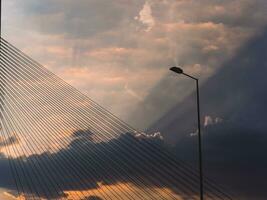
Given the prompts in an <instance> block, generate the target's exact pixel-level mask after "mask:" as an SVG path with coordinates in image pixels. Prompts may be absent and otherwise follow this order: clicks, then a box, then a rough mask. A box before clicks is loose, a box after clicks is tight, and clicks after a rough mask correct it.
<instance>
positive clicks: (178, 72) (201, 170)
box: [170, 67, 204, 200]
mask: <svg viewBox="0 0 267 200" xmlns="http://www.w3.org/2000/svg"><path fill="white" fill-rule="evenodd" d="M170 70H171V71H173V72H175V73H177V74H183V75H185V76H187V77H189V78H191V79H193V80H195V81H196V88H197V119H198V158H199V185H200V188H199V189H200V200H204V197H203V194H204V193H203V168H202V141H201V130H200V108H199V107H200V106H199V87H198V79H197V78H195V77H193V76H190V75H188V74H186V73H184V71H183V70H182V69H181V68H179V67H171V68H170Z"/></svg>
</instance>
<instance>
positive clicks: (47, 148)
mask: <svg viewBox="0 0 267 200" xmlns="http://www.w3.org/2000/svg"><path fill="white" fill-rule="evenodd" d="M0 104H1V105H0V108H1V110H0V114H1V116H0V117H1V118H0V122H1V142H2V143H4V146H5V148H4V149H2V151H3V152H4V155H5V157H6V159H8V162H9V167H10V169H11V172H12V176H13V179H14V183H15V188H14V189H15V190H16V191H17V195H16V196H17V198H18V199H199V194H198V191H199V176H198V171H197V170H195V169H194V168H193V167H191V166H189V165H187V164H186V163H184V162H183V161H181V160H179V159H178V158H177V157H176V156H175V155H174V154H173V153H172V152H171V151H170V150H169V149H168V148H167V147H165V145H164V142H163V140H162V137H161V136H160V134H152V135H148V134H145V133H142V132H139V131H137V130H135V129H134V128H132V127H131V126H130V125H128V124H127V123H125V122H123V121H122V120H120V119H119V118H117V117H116V116H114V115H113V114H112V113H110V112H109V111H107V110H106V109H104V108H103V107H101V106H100V105H99V104H97V103H96V102H94V101H93V100H92V99H90V98H88V97H87V96H86V95H84V94H83V93H81V92H80V91H78V90H77V89H75V88H74V87H72V86H71V85H69V84H67V83H66V82H65V81H63V80H62V79H60V78H59V77H57V76H56V75H55V74H53V73H51V72H50V71H49V70H47V69H46V68H45V67H43V66H42V65H40V64H39V63H37V62H36V61H34V60H33V59H31V58H30V57H29V56H27V55H26V54H24V53H23V52H21V51H20V50H19V49H17V48H16V47H14V46H13V45H11V44H10V43H9V42H8V41H6V40H5V39H3V38H2V39H1V56H0ZM204 183H205V184H204V185H205V199H233V197H232V196H230V195H228V194H226V193H225V192H223V191H222V190H221V188H220V187H218V186H217V184H215V183H213V182H212V181H210V180H208V179H207V178H205V181H204Z"/></svg>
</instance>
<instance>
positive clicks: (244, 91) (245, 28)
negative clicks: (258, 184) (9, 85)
mask: <svg viewBox="0 0 267 200" xmlns="http://www.w3.org/2000/svg"><path fill="white" fill-rule="evenodd" d="M2 3H3V14H2V16H3V18H2V20H3V21H2V37H3V38H5V39H6V40H7V41H9V42H10V43H11V44H13V45H15V46H16V47H18V48H19V49H21V50H22V51H23V52H25V53H26V54H28V55H29V56H30V57H32V58H33V59H35V60H37V61H38V62H39V63H41V64H42V65H43V66H45V67H46V68H48V69H49V70H51V71H52V72H53V73H55V74H56V75H58V76H59V77H61V78H62V79H63V80H65V81H66V82H67V83H70V84H71V85H73V86H74V87H76V88H77V89H78V90H80V91H82V92H83V93H85V94H86V95H87V96H89V97H90V98H91V99H93V100H95V101H96V102H98V103H99V104H100V105H102V106H103V107H105V108H107V109H108V110H110V111H111V112H112V113H114V114H115V115H117V116H118V117H119V118H121V119H122V120H124V121H126V122H128V123H129V124H131V125H133V126H134V127H135V128H136V129H140V130H146V129H151V130H153V131H157V130H160V131H162V132H163V133H162V135H163V137H164V139H166V141H170V143H173V141H175V142H176V141H177V140H178V138H179V137H176V136H175V135H174V134H171V132H177V130H179V131H181V130H183V131H184V132H185V133H186V134H188V135H191V136H194V135H195V124H193V125H192V124H190V123H187V121H186V120H188V119H192V117H191V116H192V112H193V111H192V105H193V103H192V101H193V100H192V99H193V98H192V92H193V91H194V89H195V87H194V86H195V85H194V83H193V82H192V81H190V80H189V79H186V78H184V77H178V76H177V75H174V74H172V73H171V72H169V70H168V69H169V67H172V66H174V65H177V66H181V67H182V68H183V69H184V71H185V72H186V73H188V74H191V75H193V76H196V77H198V78H199V79H200V84H201V90H202V91H203V102H204V103H202V104H203V110H204V112H203V116H202V119H203V120H202V124H203V126H204V127H208V126H209V125H215V127H214V129H212V130H207V132H213V131H214V132H225V129H221V127H220V125H218V124H220V122H226V125H225V124H224V127H227V129H226V130H231V131H232V132H233V133H234V132H238V130H243V129H246V130H250V129H248V127H243V126H242V127H241V128H240V127H239V123H240V121H242V120H245V122H246V124H248V123H247V121H246V119H247V118H249V119H254V120H253V124H255V127H257V128H258V129H256V128H255V129H252V132H253V133H254V132H255V133H258V132H260V131H264V130H265V128H266V127H264V128H262V127H263V125H262V124H261V123H260V121H261V120H260V119H264V118H263V116H264V114H261V115H258V116H257V117H255V116H256V114H255V112H252V111H251V112H239V111H240V110H242V109H243V108H244V107H248V106H247V105H249V104H248V103H247V102H251V101H250V100H251V99H253V97H255V96H254V94H255V93H257V92H258V91H259V90H260V89H261V87H260V86H261V85H260V84H256V81H257V76H260V73H259V74H257V76H256V75H255V77H253V78H250V77H248V76H247V75H244V76H242V77H246V79H245V80H250V81H252V83H253V84H254V83H255V84H254V85H255V88H256V89H255V88H250V86H249V85H242V84H238V82H235V81H234V77H233V76H232V74H236V73H237V72H238V71H237V70H242V69H247V68H246V66H248V69H249V64H247V62H246V61H242V62H241V60H242V59H240V57H242V58H243V57H246V56H247V57H248V59H249V58H250V55H251V60H252V61H253V62H251V63H252V64H253V65H256V64H257V65H258V64H259V65H260V64H261V63H257V62H256V61H255V62H254V60H262V57H264V55H262V54H260V53H259V52H260V50H259V49H260V48H258V49H257V48H256V47H255V49H254V45H252V44H253V42H254V40H253V39H255V38H256V39H255V41H260V42H261V41H265V40H264V39H263V38H265V37H266V36H265V35H266V33H265V29H266V25H267V15H266V13H267V3H266V0H254V1H251V0H224V1H221V0H201V1H199V0H114V1H109V0H75V1H73V0H46V1H36V0H23V1H22V0H2ZM262 35H263V36H262ZM251 41H252V42H251ZM260 42H255V43H256V44H257V46H260V44H259V43H260ZM250 43H252V44H250ZM249 50H251V51H249ZM243 52H245V53H243ZM246 52H247V53H246ZM253 52H255V54H253ZM256 52H257V53H256ZM258 54H259V55H261V56H262V57H257V55H258ZM253 58H255V59H253ZM248 63H249V62H248ZM246 64H247V65H246ZM242 65H244V66H245V67H244V68H240V66H242ZM262 70H263V69H262ZM215 86H216V87H215ZM224 88H228V89H229V88H230V89H232V91H233V92H225V90H224ZM215 89H216V91H220V92H219V94H217V93H215V92H214V90H215ZM257 95H258V93H257ZM259 95H262V94H261V93H259ZM259 95H258V96H256V98H257V99H260V96H259ZM211 96H213V98H211ZM227 99H232V101H231V103H229V102H228V101H227ZM218 105H220V106H218ZM259 105H263V104H259ZM242 106H243V107H242ZM181 107H182V108H183V109H180V108H181ZM234 108H238V109H234ZM172 110H174V111H175V112H172ZM236 110H237V112H236ZM251 110H253V111H255V110H257V111H258V110H259V108H254V107H253V108H251ZM257 113H259V112H257ZM177 115H178V116H180V118H179V117H177V118H176V117H174V116H177ZM240 116H242V117H240ZM244 116H248V117H244ZM182 119H183V120H182ZM25 120H26V118H25ZM177 120H180V121H179V123H176V122H177ZM166 121H167V122H166ZM243 122H244V121H242V123H243ZM233 123H234V124H235V126H234V128H233V126H232V124H233ZM236 123H238V126H237V125H236ZM229 124H230V125H229ZM189 126H190V128H188V127H189ZM217 126H219V127H217ZM236 127H238V128H236ZM174 128H175V129H174ZM239 128H240V129H239ZM218 130H219V131H218ZM236 130H237V131H236ZM259 130H260V131H259ZM231 131H230V132H231ZM70 134H71V133H68V134H67V135H70ZM207 137H208V136H207ZM218 138H220V137H218ZM244 138H247V137H244ZM248 138H250V136H248ZM260 138H261V137H260ZM207 140H208V141H210V146H209V147H207V149H209V148H210V149H213V150H214V152H216V151H215V149H216V144H218V143H216V142H218V141H217V139H214V138H212V139H207ZM244 140H246V139H244ZM249 140H250V139H249ZM255 140H257V139H255ZM259 140H260V139H259ZM183 141H184V140H183ZM257 141H258V140H257ZM213 142H214V143H213ZM188 143H189V144H191V143H192V141H189V142H188ZM188 143H186V142H185V144H188ZM180 144H181V143H179V142H178V143H177V144H174V145H175V148H176V150H177V149H179V148H180V146H179V145H180ZM213 145H214V146H213ZM220 145H221V144H220ZM226 145H228V143H227V144H226ZM181 146H182V147H181V148H180V149H179V150H181V151H182V152H183V151H186V150H188V149H186V148H185V147H184V146H183V145H181ZM232 146H237V147H238V145H236V143H233V145H232ZM232 146H231V145H230V147H229V149H232V148H231V147H232ZM233 151H236V149H234V150H233ZM255 151H257V150H255ZM187 153H188V152H186V153H185V154H184V155H187ZM238 155H239V154H238ZM213 156H214V155H213V154H212V155H211V157H212V158H213ZM221 156H222V157H223V156H225V154H222V155H221ZM214 157H216V156H214ZM237 157H238V156H237ZM231 159H232V157H231V158H230V159H229V160H230V161H229V162H231ZM233 159H236V157H233ZM215 160H216V159H215ZM213 161H214V160H211V161H209V162H210V163H213ZM218 162H219V163H220V162H221V160H220V161H218ZM241 163H242V162H238V164H240V165H242V164H241ZM213 164H214V163H213ZM238 166H239V165H238ZM210 170H211V171H212V169H210ZM226 171H227V170H226ZM222 174H223V175H224V173H222ZM213 175H214V177H216V173H213ZM240 176H242V173H241V175H240ZM218 180H221V182H222V183H224V184H227V181H226V182H225V181H224V180H222V179H220V178H219V179H218ZM237 185H238V184H237ZM241 190H242V189H241ZM4 191H5V190H4ZM2 193H3V195H5V194H7V193H4V192H2ZM8 195H9V196H10V194H9V193H8Z"/></svg>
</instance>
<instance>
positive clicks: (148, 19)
mask: <svg viewBox="0 0 267 200" xmlns="http://www.w3.org/2000/svg"><path fill="white" fill-rule="evenodd" d="M135 19H136V20H139V21H140V22H141V23H143V24H144V25H145V26H147V28H146V30H145V31H146V32H149V31H151V29H152V28H153V26H154V25H155V19H154V18H153V16H152V10H151V5H150V3H149V2H148V1H146V3H145V4H144V6H143V8H142V10H141V11H140V12H139V16H138V17H137V16H136V17H135Z"/></svg>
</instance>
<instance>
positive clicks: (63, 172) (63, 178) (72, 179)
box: [0, 130, 198, 199]
mask: <svg viewBox="0 0 267 200" xmlns="http://www.w3.org/2000/svg"><path fill="white" fill-rule="evenodd" d="M72 137H73V141H72V142H71V143H70V144H69V145H68V147H66V148H65V149H61V150H59V151H58V152H56V153H48V152H44V153H42V154H40V155H31V156H29V157H21V158H16V159H15V158H14V159H11V161H12V163H13V168H14V169H15V168H16V169H17V174H18V175H19V177H20V178H18V177H17V181H18V180H20V181H21V183H22V185H23V191H24V192H26V193H28V194H29V195H30V194H31V193H33V194H34V195H42V196H46V197H47V196H48V197H49V198H56V197H58V196H65V194H62V193H61V192H60V191H61V190H63V191H77V190H88V189H97V188H99V185H98V183H99V182H101V183H102V184H103V185H113V184H116V183H132V184H134V185H136V186H139V187H140V183H138V181H140V177H141V179H142V181H141V182H142V188H145V187H148V188H149V187H160V188H162V187H167V188H170V189H171V190H172V191H173V192H175V193H177V194H182V195H184V196H191V195H194V194H196V193H197V191H198V189H197V180H198V179H197V178H196V177H195V179H194V178H193V179H192V177H188V180H186V181H185V182H186V184H192V185H191V189H190V190H188V189H187V190H185V189H184V187H185V186H184V185H183V184H185V183H184V180H182V179H177V178H175V177H178V176H180V177H182V176H186V175H184V174H183V172H182V171H180V169H181V168H180V165H179V163H178V162H177V161H176V160H175V157H173V156H172V154H169V156H170V159H169V160H168V159H167V158H166V153H168V150H167V149H166V147H164V144H163V141H162V138H160V137H159V134H154V135H149V136H146V135H145V134H140V135H137V136H134V135H133V134H130V133H126V134H123V135H121V136H120V137H118V138H115V139H112V140H109V141H106V142H100V143H94V142H93V140H92V137H93V134H92V133H91V131H90V130H84V131H83V130H78V131H76V132H74V133H73V135H72ZM21 159H23V161H22V160H21ZM0 162H1V163H2V164H1V163H0V164H1V165H0V168H1V172H5V171H6V170H7V169H6V168H7V167H8V165H7V161H6V159H2V160H0ZM3 162H4V163H5V164H3ZM22 162H23V163H22ZM25 174H26V175H25ZM185 179H187V178H185ZM191 179H192V180H191ZM3 181H4V180H3ZM3 181H2V179H1V184H2V186H3V187H5V188H9V187H8V186H7V185H6V183H4V182H3ZM188 181H189V182H190V181H191V183H188ZM59 187H60V189H61V190H59ZM9 189H10V188H9ZM12 189H14V187H12ZM185 191H186V192H185ZM190 191H191V192H190ZM88 199H97V197H88Z"/></svg>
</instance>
